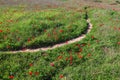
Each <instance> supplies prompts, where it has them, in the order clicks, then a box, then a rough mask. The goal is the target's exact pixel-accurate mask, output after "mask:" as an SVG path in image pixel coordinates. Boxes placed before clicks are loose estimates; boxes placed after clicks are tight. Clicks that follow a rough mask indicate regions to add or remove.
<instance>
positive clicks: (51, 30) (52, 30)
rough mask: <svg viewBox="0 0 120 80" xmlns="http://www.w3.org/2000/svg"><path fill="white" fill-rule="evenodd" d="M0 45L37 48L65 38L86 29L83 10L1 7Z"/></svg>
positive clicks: (8, 48)
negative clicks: (35, 9)
mask: <svg viewBox="0 0 120 80" xmlns="http://www.w3.org/2000/svg"><path fill="white" fill-rule="evenodd" d="M0 16H2V17H1V18H0V23H1V24H0V30H1V32H0V42H1V44H0V49H1V50H18V49H23V48H38V47H44V46H51V45H54V44H56V43H60V42H65V41H67V40H70V39H73V38H75V37H78V36H80V35H81V34H82V33H84V31H85V30H86V29H87V22H86V20H85V12H81V13H80V12H77V11H72V10H71V11H70V10H69V11H66V10H64V9H51V10H41V11H37V12H34V11H23V10H18V9H12V8H10V9H1V14H0Z"/></svg>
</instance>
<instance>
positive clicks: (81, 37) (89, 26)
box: [5, 19, 92, 53]
mask: <svg viewBox="0 0 120 80" xmlns="http://www.w3.org/2000/svg"><path fill="white" fill-rule="evenodd" d="M87 22H88V29H87V30H86V31H87V32H86V34H88V33H89V32H90V31H91V29H92V24H91V22H90V19H87ZM86 34H82V35H81V36H79V37H77V38H75V39H72V40H69V41H67V43H66V42H63V43H60V44H55V45H53V46H52V47H43V48H37V49H26V50H18V51H5V53H18V52H38V51H40V50H42V51H47V50H51V49H55V48H58V47H61V46H64V45H68V44H71V43H74V42H78V41H80V40H82V39H83V38H85V37H86Z"/></svg>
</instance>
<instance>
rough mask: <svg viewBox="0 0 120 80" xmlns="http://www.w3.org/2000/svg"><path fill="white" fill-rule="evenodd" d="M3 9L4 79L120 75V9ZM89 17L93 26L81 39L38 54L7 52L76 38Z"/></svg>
mask: <svg viewBox="0 0 120 80" xmlns="http://www.w3.org/2000/svg"><path fill="white" fill-rule="evenodd" d="M67 1H68V0H67ZM64 2H65V1H64ZM107 3H108V2H107ZM0 10H1V11H0V16H2V17H0V51H1V52H0V80H11V79H13V80H119V79H120V69H119V68H120V11H116V10H112V9H101V8H96V7H89V6H88V7H86V6H85V7H84V6H83V7H80V8H76V9H69V8H56V9H44V10H39V11H33V10H24V11H23V10H22V9H19V7H18V8H9V9H8V8H7V9H6V8H1V9H0ZM3 13H5V14H3ZM87 18H88V19H90V20H91V23H92V25H93V28H92V30H91V32H90V33H88V34H86V37H85V38H84V39H82V40H81V41H79V42H75V43H72V44H68V45H65V46H62V47H59V48H55V49H53V50H48V51H38V52H33V53H29V52H27V53H15V54H13V53H6V52H2V51H11V50H19V49H23V48H24V47H25V48H32V49H33V48H39V47H43V46H51V45H54V44H56V43H61V42H65V41H67V40H70V39H73V38H76V37H78V36H80V35H81V34H82V33H84V31H85V30H86V29H87V25H88V24H87V22H86V19H87ZM6 30H7V31H6ZM15 31H17V32H15ZM48 34H50V35H49V36H50V38H49V36H48ZM56 37H57V39H56ZM31 39H32V40H31ZM19 40H20V41H19Z"/></svg>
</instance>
